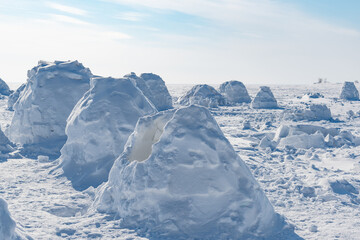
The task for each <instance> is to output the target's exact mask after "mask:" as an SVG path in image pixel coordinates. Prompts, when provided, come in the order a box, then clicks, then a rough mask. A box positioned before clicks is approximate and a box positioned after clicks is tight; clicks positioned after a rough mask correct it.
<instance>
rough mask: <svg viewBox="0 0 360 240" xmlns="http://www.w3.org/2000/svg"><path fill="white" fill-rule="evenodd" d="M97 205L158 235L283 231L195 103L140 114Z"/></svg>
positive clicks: (248, 235)
mask: <svg viewBox="0 0 360 240" xmlns="http://www.w3.org/2000/svg"><path fill="white" fill-rule="evenodd" d="M94 206H95V207H96V208H97V210H98V211H100V212H108V213H114V214H116V215H117V216H119V217H120V218H121V219H122V222H121V224H122V226H123V227H126V228H130V229H136V230H137V231H138V232H139V233H140V234H144V235H147V234H149V235H147V236H151V237H152V238H153V239H159V238H161V239H270V238H271V239H278V238H276V235H277V234H279V233H280V232H281V231H282V229H284V228H283V227H284V226H286V223H285V222H284V220H283V218H282V217H280V216H279V215H278V214H276V213H275V212H274V209H273V207H272V205H271V204H270V202H269V200H268V199H267V197H266V196H265V194H264V192H263V191H262V190H261V187H260V186H259V184H258V183H257V181H256V180H255V179H254V177H253V176H252V174H251V172H250V170H249V169H248V167H247V166H246V164H245V163H244V162H243V161H242V160H241V159H240V157H239V156H238V154H237V153H236V152H235V151H234V149H233V147H232V146H231V144H230V143H229V141H228V140H227V139H226V138H225V136H224V134H223V133H222V131H221V130H220V128H219V126H218V124H217V123H216V121H215V119H214V118H213V117H212V116H211V113H210V112H209V111H208V110H207V109H206V108H204V107H200V106H196V105H192V106H189V107H185V108H180V109H177V110H169V111H165V112H160V113H159V114H157V115H153V116H147V117H143V118H140V120H139V121H138V123H137V125H136V128H135V130H134V133H133V134H132V135H131V136H130V137H129V139H128V141H127V143H126V145H125V150H124V152H123V153H122V154H121V155H120V156H119V158H118V159H117V160H116V161H115V163H114V166H113V167H112V169H111V171H110V175H109V180H108V182H107V183H106V184H104V185H102V186H101V187H100V189H99V192H98V193H97V195H96V200H95V205H94ZM272 237H273V238H272Z"/></svg>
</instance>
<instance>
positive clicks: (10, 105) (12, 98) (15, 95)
mask: <svg viewBox="0 0 360 240" xmlns="http://www.w3.org/2000/svg"><path fill="white" fill-rule="evenodd" d="M25 86H26V84H25V83H23V84H21V86H20V87H18V89H16V91H15V92H13V93H12V94H10V96H9V98H8V103H7V105H8V109H9V110H11V111H12V110H14V109H13V106H14V104H15V103H16V101H17V100H18V99H19V96H20V93H21V92H22V91H23V90H24V89H25Z"/></svg>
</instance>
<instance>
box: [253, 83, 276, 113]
mask: <svg viewBox="0 0 360 240" xmlns="http://www.w3.org/2000/svg"><path fill="white" fill-rule="evenodd" d="M251 107H252V108H255V109H273V108H278V105H277V101H276V99H275V97H274V94H273V93H272V92H271V89H270V88H269V87H267V86H261V87H260V90H259V91H258V93H257V94H256V96H255V98H254V99H253V100H252V102H251Z"/></svg>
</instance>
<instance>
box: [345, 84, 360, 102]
mask: <svg viewBox="0 0 360 240" xmlns="http://www.w3.org/2000/svg"><path fill="white" fill-rule="evenodd" d="M340 98H341V99H345V100H350V101H358V100H359V92H358V90H357V89H356V87H355V84H354V83H353V82H344V85H343V87H342V89H341V93H340Z"/></svg>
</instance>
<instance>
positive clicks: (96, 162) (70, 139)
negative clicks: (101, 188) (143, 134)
mask: <svg viewBox="0 0 360 240" xmlns="http://www.w3.org/2000/svg"><path fill="white" fill-rule="evenodd" d="M156 112H157V111H156V109H155V108H154V107H153V105H152V104H151V103H150V102H149V101H148V100H147V98H146V97H145V96H144V95H143V94H142V92H141V91H140V90H139V89H138V88H136V87H135V86H134V84H133V83H132V81H131V80H130V79H127V78H122V79H116V78H102V77H97V78H93V79H92V80H91V87H90V89H89V90H88V91H87V92H86V93H85V94H84V96H83V97H82V98H81V99H80V101H79V102H78V103H77V104H76V106H75V107H74V109H73V111H72V112H71V114H70V116H69V118H68V120H67V125H66V130H65V132H66V135H67V141H66V143H65V145H64V147H63V148H62V149H61V157H60V161H61V164H60V165H61V166H62V168H63V170H64V174H65V176H67V177H68V178H69V179H70V180H71V181H72V184H73V186H74V187H75V188H76V189H80V190H83V189H86V188H88V187H89V186H93V187H97V186H98V185H100V184H101V183H102V182H104V181H106V180H107V178H108V173H109V171H110V168H111V166H112V164H113V162H114V160H115V159H116V158H117V157H118V156H119V155H120V153H122V152H123V149H124V145H125V143H126V141H127V139H128V137H129V135H130V134H131V133H132V132H133V130H134V128H135V125H136V122H137V121H138V119H139V117H142V116H144V115H148V114H153V113H156Z"/></svg>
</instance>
